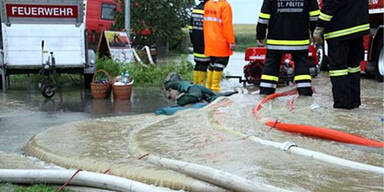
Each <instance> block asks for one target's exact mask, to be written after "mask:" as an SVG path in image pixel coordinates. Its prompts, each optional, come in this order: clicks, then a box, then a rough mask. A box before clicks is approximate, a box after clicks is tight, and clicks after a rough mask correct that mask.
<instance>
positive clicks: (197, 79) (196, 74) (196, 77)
mask: <svg viewBox="0 0 384 192" xmlns="http://www.w3.org/2000/svg"><path fill="white" fill-rule="evenodd" d="M199 82H200V71H196V70H194V71H193V84H199Z"/></svg>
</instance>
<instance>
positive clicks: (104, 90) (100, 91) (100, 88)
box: [91, 69, 111, 99]
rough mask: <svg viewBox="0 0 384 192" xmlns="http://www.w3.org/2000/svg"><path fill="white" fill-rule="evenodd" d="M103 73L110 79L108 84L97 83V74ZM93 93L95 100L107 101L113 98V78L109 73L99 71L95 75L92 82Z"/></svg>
mask: <svg viewBox="0 0 384 192" xmlns="http://www.w3.org/2000/svg"><path fill="white" fill-rule="evenodd" d="M99 72H102V73H104V74H105V75H106V76H107V77H108V83H107V84H104V83H96V74H97V73H99ZM91 93H92V97H93V98H94V99H106V98H108V97H110V96H111V77H110V76H109V74H108V72H106V71H104V70H102V69H99V70H97V71H96V72H95V74H94V75H93V79H92V82H91Z"/></svg>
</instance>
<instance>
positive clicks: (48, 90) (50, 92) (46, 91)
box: [41, 84, 56, 99]
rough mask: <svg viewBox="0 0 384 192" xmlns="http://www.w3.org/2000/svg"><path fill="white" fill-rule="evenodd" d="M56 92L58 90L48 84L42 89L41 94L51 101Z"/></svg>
mask: <svg viewBox="0 0 384 192" xmlns="http://www.w3.org/2000/svg"><path fill="white" fill-rule="evenodd" d="M55 90H56V88H55V86H53V85H49V84H46V85H43V86H42V87H41V94H42V95H43V96H44V97H45V98H47V99H49V98H51V97H53V96H54V95H55V93H56V92H55Z"/></svg>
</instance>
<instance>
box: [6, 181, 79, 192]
mask: <svg viewBox="0 0 384 192" xmlns="http://www.w3.org/2000/svg"><path fill="white" fill-rule="evenodd" d="M56 189H57V187H51V186H47V185H43V184H35V185H31V186H26V187H24V186H20V185H13V184H9V183H0V192H55V191H56ZM62 192H75V191H73V190H70V189H64V190H62Z"/></svg>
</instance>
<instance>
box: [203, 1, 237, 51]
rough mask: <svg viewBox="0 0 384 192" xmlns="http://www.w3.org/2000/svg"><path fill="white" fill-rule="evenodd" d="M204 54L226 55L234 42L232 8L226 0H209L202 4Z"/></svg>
mask: <svg viewBox="0 0 384 192" xmlns="http://www.w3.org/2000/svg"><path fill="white" fill-rule="evenodd" d="M204 41H205V55H207V56H215V57H228V56H230V55H232V50H231V49H230V48H229V44H230V43H232V44H233V43H235V35H234V32H233V25H232V8H231V5H230V4H229V3H228V2H227V1H226V0H209V1H208V2H207V3H206V4H205V6H204Z"/></svg>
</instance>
